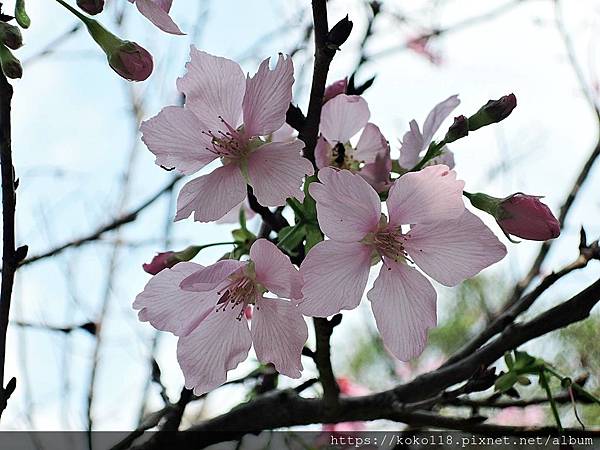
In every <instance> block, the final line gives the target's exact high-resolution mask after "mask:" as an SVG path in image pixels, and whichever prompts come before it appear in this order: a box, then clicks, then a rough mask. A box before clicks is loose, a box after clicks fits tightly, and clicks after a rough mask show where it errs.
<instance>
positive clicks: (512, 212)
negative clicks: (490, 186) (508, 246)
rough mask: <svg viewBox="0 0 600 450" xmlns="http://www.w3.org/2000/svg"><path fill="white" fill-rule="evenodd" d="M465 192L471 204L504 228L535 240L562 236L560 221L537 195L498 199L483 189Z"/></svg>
mask: <svg viewBox="0 0 600 450" xmlns="http://www.w3.org/2000/svg"><path fill="white" fill-rule="evenodd" d="M464 195H465V196H466V197H467V198H468V199H469V200H470V201H471V204H472V205H473V206H474V207H475V208H477V209H480V210H482V211H485V212H487V213H489V214H491V215H492V216H494V218H495V219H496V222H498V225H500V228H502V231H504V233H505V234H506V235H507V236H508V235H510V234H512V235H513V236H517V237H520V238H523V239H529V240H531V241H547V240H548V239H554V238H556V237H558V236H559V235H560V223H559V222H558V220H556V217H554V215H553V214H552V211H550V208H548V207H547V206H546V205H545V204H543V203H542V202H541V201H540V198H541V197H539V196H537V195H526V194H523V193H521V192H517V193H516V194H513V195H509V196H508V197H506V198H496V197H492V196H490V195H487V194H483V193H481V192H479V193H476V194H471V193H468V192H465V193H464Z"/></svg>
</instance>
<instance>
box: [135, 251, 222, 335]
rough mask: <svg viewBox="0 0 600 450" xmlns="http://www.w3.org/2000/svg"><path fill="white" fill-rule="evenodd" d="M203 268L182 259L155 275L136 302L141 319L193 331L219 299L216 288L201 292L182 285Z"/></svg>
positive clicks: (165, 327) (166, 328)
mask: <svg viewBox="0 0 600 450" xmlns="http://www.w3.org/2000/svg"><path fill="white" fill-rule="evenodd" d="M202 268H203V267H202V266H201V265H199V264H194V263H190V262H182V263H179V264H177V265H176V266H174V267H173V268H172V269H164V270H162V271H161V272H160V273H158V274H157V275H155V276H154V277H152V278H151V279H150V281H148V283H147V284H146V287H144V290H143V291H142V292H141V293H140V294H138V295H137V297H136V298H135V301H134V302H133V309H139V310H140V312H139V313H138V316H139V319H140V320H141V321H142V322H150V324H152V326H153V327H154V328H156V329H157V330H161V331H169V332H171V333H173V334H174V335H176V336H185V335H186V334H189V333H190V332H191V331H192V330H193V329H194V328H196V327H197V326H198V324H199V323H200V322H202V321H203V320H204V319H205V318H206V316H207V315H208V314H209V313H210V312H211V311H212V310H214V307H215V305H216V300H217V299H216V297H215V296H214V295H212V294H213V293H212V292H205V293H200V294H199V293H197V292H187V291H184V290H182V289H180V287H179V283H180V282H181V280H183V279H184V278H185V277H187V276H188V275H190V274H192V273H193V272H195V271H197V270H199V269H202Z"/></svg>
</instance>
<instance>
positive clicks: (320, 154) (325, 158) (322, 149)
mask: <svg viewBox="0 0 600 450" xmlns="http://www.w3.org/2000/svg"><path fill="white" fill-rule="evenodd" d="M331 150H332V147H331V145H329V142H327V140H326V139H325V138H324V137H323V136H319V139H317V145H316V146H315V162H316V163H317V167H318V168H319V169H322V168H323V167H329V166H331V158H332V152H331Z"/></svg>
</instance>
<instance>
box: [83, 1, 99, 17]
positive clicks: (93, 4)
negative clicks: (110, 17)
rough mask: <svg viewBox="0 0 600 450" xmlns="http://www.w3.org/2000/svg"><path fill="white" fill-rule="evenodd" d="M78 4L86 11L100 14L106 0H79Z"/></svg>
mask: <svg viewBox="0 0 600 450" xmlns="http://www.w3.org/2000/svg"><path fill="white" fill-rule="evenodd" d="M77 6H79V7H80V8H81V9H82V10H84V11H85V12H86V13H88V14H91V15H92V16H95V15H96V14H100V13H101V12H102V10H103V9H104V0H77Z"/></svg>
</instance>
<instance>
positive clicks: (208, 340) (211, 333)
mask: <svg viewBox="0 0 600 450" xmlns="http://www.w3.org/2000/svg"><path fill="white" fill-rule="evenodd" d="M238 314H239V310H238V308H235V309H232V308H226V309H225V311H223V310H222V309H221V310H219V311H216V312H213V313H211V314H210V315H209V316H208V317H207V318H206V319H204V321H203V322H202V323H201V324H200V326H198V327H197V328H196V329H195V330H194V331H193V332H192V333H190V334H189V335H187V336H184V337H181V338H179V342H178V343H177V360H178V361H179V365H180V366H181V370H182V371H183V376H184V377H185V387H186V388H188V389H194V394H196V395H202V394H204V393H206V392H208V391H210V390H212V389H214V388H216V387H218V386H220V385H222V384H223V383H224V382H225V381H227V371H228V370H231V369H234V368H236V367H237V365H238V364H239V363H240V362H242V361H244V360H245V359H246V357H247V356H248V351H249V350H250V346H251V344H252V338H251V336H250V330H249V329H248V322H247V321H246V320H245V319H242V320H238V319H237V317H238Z"/></svg>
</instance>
